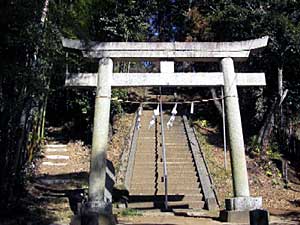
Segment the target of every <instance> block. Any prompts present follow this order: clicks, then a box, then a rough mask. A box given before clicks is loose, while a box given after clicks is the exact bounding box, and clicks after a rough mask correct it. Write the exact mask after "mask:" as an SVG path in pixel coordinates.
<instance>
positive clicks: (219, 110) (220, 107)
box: [209, 88, 223, 116]
mask: <svg viewBox="0 0 300 225" xmlns="http://www.w3.org/2000/svg"><path fill="white" fill-rule="evenodd" d="M209 90H210V93H211V95H212V97H213V99H214V104H215V106H216V108H217V110H218V112H219V114H220V115H221V116H222V115H223V114H222V112H223V111H222V105H221V103H220V102H219V101H218V100H217V98H218V97H217V93H216V89H215V88H210V89H209Z"/></svg>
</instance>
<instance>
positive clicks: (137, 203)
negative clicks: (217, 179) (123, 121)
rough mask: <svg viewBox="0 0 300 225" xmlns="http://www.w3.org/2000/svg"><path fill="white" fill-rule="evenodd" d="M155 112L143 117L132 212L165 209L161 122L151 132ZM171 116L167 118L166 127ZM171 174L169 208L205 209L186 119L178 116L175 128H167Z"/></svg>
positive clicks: (132, 184)
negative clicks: (133, 209) (151, 122)
mask: <svg viewBox="0 0 300 225" xmlns="http://www.w3.org/2000/svg"><path fill="white" fill-rule="evenodd" d="M152 113H153V112H152V111H144V112H143V115H142V117H141V125H142V127H141V128H140V130H139V136H138V140H137V149H136V153H135V162H134V166H133V172H132V173H133V174H132V180H131V186H130V187H129V192H130V198H129V208H136V209H163V208H164V198H165V196H164V194H165V189H164V186H165V183H164V174H163V160H162V147H161V127H160V118H159V117H158V120H157V122H156V124H155V127H152V128H150V129H148V126H149V121H150V120H151V116H152ZM169 117H170V116H169V115H167V114H165V115H164V121H165V123H164V124H166V123H167V121H168V120H169ZM165 141H166V143H165V144H166V158H167V172H168V201H169V202H168V206H169V208H170V209H177V208H179V209H202V208H203V207H204V201H202V194H201V188H200V184H199V180H198V176H197V173H196V169H195V166H194V162H193V157H192V153H191V150H190V147H189V143H188V139H187V135H186V133H185V129H184V124H183V121H182V117H180V116H177V117H176V120H175V122H174V124H173V127H172V128H170V129H169V130H168V129H167V127H165Z"/></svg>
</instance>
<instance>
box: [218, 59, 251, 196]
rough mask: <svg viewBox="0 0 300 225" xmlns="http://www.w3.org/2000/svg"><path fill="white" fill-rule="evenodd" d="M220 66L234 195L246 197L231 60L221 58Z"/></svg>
mask: <svg viewBox="0 0 300 225" xmlns="http://www.w3.org/2000/svg"><path fill="white" fill-rule="evenodd" d="M221 66H222V71H223V73H224V92H225V107H226V115H227V117H226V118H227V121H228V131H229V141H230V147H231V154H230V155H231V168H232V179H233V190H234V197H248V196H250V193H249V184H248V173H247V166H246V156H245V148H244V138H243V130H242V122H241V114H240V107H239V101H238V93H237V88H236V74H235V72H234V64H233V60H232V59H231V58H224V59H222V60H221Z"/></svg>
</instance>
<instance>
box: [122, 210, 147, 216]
mask: <svg viewBox="0 0 300 225" xmlns="http://www.w3.org/2000/svg"><path fill="white" fill-rule="evenodd" d="M121 215H122V216H142V215H143V214H142V213H141V212H140V211H138V210H136V209H124V210H123V211H122V212H121Z"/></svg>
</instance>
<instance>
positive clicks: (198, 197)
mask: <svg viewBox="0 0 300 225" xmlns="http://www.w3.org/2000/svg"><path fill="white" fill-rule="evenodd" d="M164 199H165V195H130V196H129V202H150V201H152V202H154V201H163V200H164ZM202 199H203V195H202V194H201V193H200V192H199V193H196V194H189V193H180V194H176V195H171V194H168V200H169V201H170V202H174V201H202Z"/></svg>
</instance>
